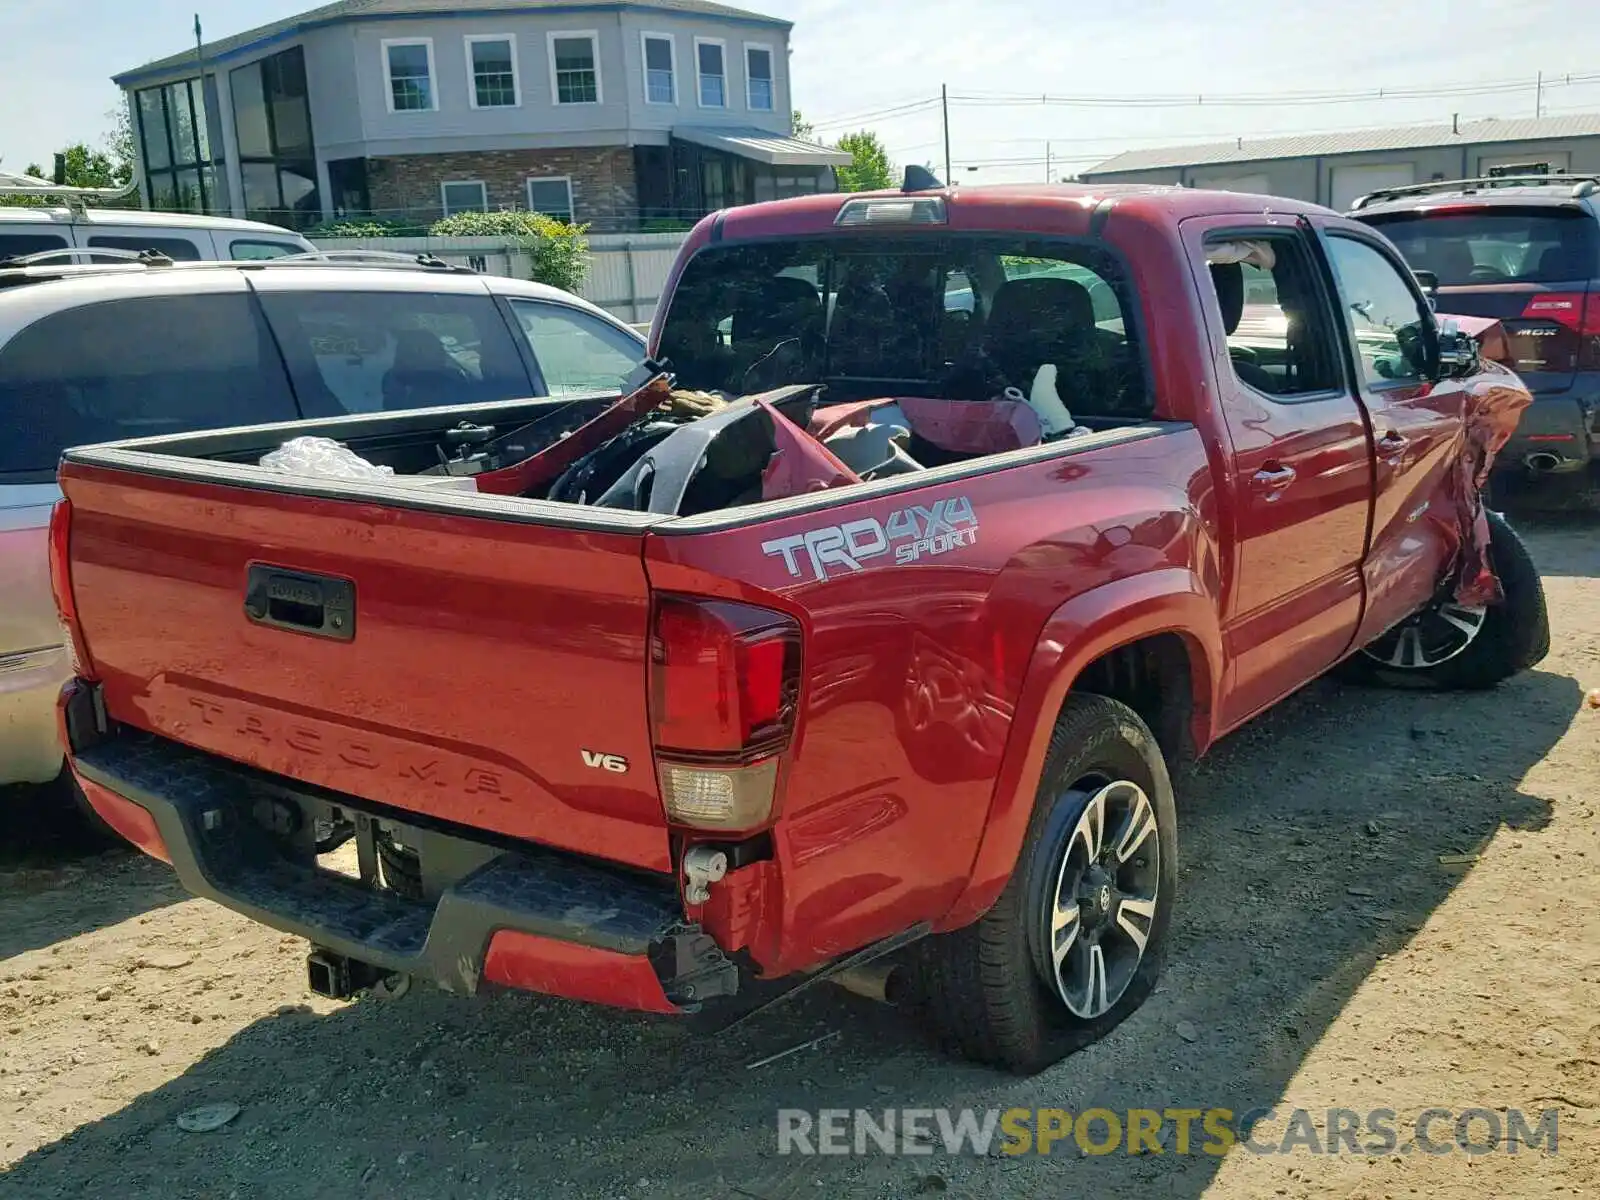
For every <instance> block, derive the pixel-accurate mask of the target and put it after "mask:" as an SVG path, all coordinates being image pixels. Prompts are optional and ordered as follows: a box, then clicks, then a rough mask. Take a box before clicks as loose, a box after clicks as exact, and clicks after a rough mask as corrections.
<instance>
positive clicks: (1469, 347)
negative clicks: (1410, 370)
mask: <svg viewBox="0 0 1600 1200" xmlns="http://www.w3.org/2000/svg"><path fill="white" fill-rule="evenodd" d="M1436 337H1437V339H1438V344H1439V377H1440V378H1441V379H1460V378H1462V377H1463V376H1467V375H1471V374H1473V373H1474V372H1476V371H1477V369H1478V339H1477V338H1475V337H1473V336H1472V335H1471V334H1470V333H1463V332H1462V331H1461V328H1460V326H1458V325H1457V324H1456V323H1455V322H1454V321H1452V320H1450V319H1449V318H1448V317H1446V318H1445V319H1444V320H1443V321H1442V322H1440V324H1439V329H1438V332H1437V334H1436Z"/></svg>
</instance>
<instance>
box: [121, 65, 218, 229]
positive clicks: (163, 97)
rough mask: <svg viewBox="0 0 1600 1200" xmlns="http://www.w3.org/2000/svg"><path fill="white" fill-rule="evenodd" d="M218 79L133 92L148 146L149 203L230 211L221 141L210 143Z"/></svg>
mask: <svg viewBox="0 0 1600 1200" xmlns="http://www.w3.org/2000/svg"><path fill="white" fill-rule="evenodd" d="M208 101H209V107H210V111H211V112H212V113H215V112H216V82H215V80H211V81H208V85H207V87H206V88H205V89H202V87H201V83H200V80H199V78H198V77H197V78H194V79H180V80H179V81H178V82H177V83H169V84H166V85H164V86H162V87H154V88H145V89H143V90H141V91H138V92H135V93H134V104H133V115H134V119H135V120H136V121H137V122H138V125H139V142H140V144H141V145H142V146H143V147H144V165H145V194H146V198H147V200H148V201H149V204H150V207H151V208H154V209H161V210H166V211H178V212H194V213H207V212H220V213H224V214H226V213H227V212H228V198H227V186H226V182H225V181H226V179H227V174H226V172H224V171H222V170H221V167H222V144H221V140H220V139H218V142H217V145H216V146H215V147H213V146H212V143H211V120H210V118H209V117H208V115H207V107H208V104H207V102H208Z"/></svg>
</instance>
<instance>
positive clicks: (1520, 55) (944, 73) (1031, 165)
mask: <svg viewBox="0 0 1600 1200" xmlns="http://www.w3.org/2000/svg"><path fill="white" fill-rule="evenodd" d="M197 7H198V8H199V11H200V17H201V21H202V22H203V24H204V27H205V32H206V36H207V37H208V38H217V37H222V36H225V35H227V34H231V33H235V32H238V31H241V30H244V29H247V28H250V27H251V26H254V25H259V24H263V23H265V22H267V21H272V20H276V19H278V18H280V17H283V16H286V15H289V14H291V13H294V12H298V11H304V10H305V9H308V8H311V7H315V4H314V3H312V2H306V0H302V2H296V0H200V2H199V3H198V5H197V3H196V0H0V165H4V166H5V167H9V168H11V169H15V170H20V169H21V168H22V167H23V166H24V165H26V164H27V163H28V162H29V161H30V160H32V161H39V162H48V161H49V155H50V154H51V152H52V151H54V150H55V149H57V148H59V147H60V146H61V145H63V144H65V143H68V142H71V141H74V140H78V139H84V140H88V141H91V142H93V141H97V140H98V139H99V138H100V136H101V135H102V133H103V132H104V131H105V129H106V128H107V126H108V123H107V121H106V117H105V114H106V112H107V110H109V109H111V108H112V107H113V106H114V105H116V104H117V103H118V102H119V96H118V93H117V91H116V89H115V88H114V87H113V86H112V85H111V82H110V76H111V75H112V74H114V73H116V72H118V71H121V70H124V69H126V68H129V67H132V66H136V65H138V64H139V63H142V62H146V61H148V60H150V59H153V58H159V57H162V56H165V55H167V54H172V53H176V52H178V51H180V50H182V49H184V48H185V47H187V46H188V45H189V44H190V43H191V41H192V37H193V35H192V32H191V27H192V23H193V19H194V13H195V10H196V8H197ZM747 7H752V8H756V9H758V10H760V11H763V12H767V13H771V14H773V15H776V16H782V17H786V18H788V19H790V20H793V21H794V22H795V31H794V37H793V48H794V56H793V59H792V63H791V67H792V71H793V84H794V94H795V100H796V103H797V104H798V105H799V106H800V108H801V109H802V110H804V112H805V113H806V114H807V116H808V117H810V118H812V119H814V120H816V121H817V122H818V123H819V126H820V128H819V133H820V134H821V135H823V136H825V137H826V138H827V139H828V140H832V139H833V138H835V137H837V136H838V135H839V134H840V133H844V132H847V131H848V130H849V129H850V128H852V127H857V126H863V125H864V126H867V127H870V128H875V129H876V130H877V131H878V132H879V134H880V135H881V136H882V137H883V138H884V140H885V141H886V142H887V144H888V145H889V148H890V151H891V154H892V155H893V157H894V158H895V159H896V160H897V161H899V162H908V161H929V162H932V163H934V164H935V165H936V166H937V167H940V168H942V166H943V154H944V151H943V146H942V141H941V131H940V125H939V119H938V112H937V110H936V109H926V110H922V111H912V112H909V113H902V114H896V115H887V116H883V117H878V118H874V119H869V120H863V121H854V122H849V121H841V120H840V119H842V118H849V117H853V116H856V115H857V114H863V113H869V112H873V111H876V110H882V109H886V108H891V107H895V106H900V105H904V104H908V103H910V102H913V101H917V100H922V99H925V98H930V97H933V96H937V95H938V92H939V86H940V84H941V83H947V84H948V85H949V86H950V89H951V91H952V92H953V93H955V94H956V95H973V94H978V93H989V94H994V93H1007V94H1024V93H1025V94H1028V95H1032V94H1035V93H1037V94H1046V93H1048V94H1051V95H1055V96H1097V97H1107V96H1109V97H1125V96H1130V95H1144V96H1148V95H1152V94H1160V95H1173V94H1184V95H1188V94H1189V93H1193V94H1195V95H1197V96H1204V95H1206V94H1207V93H1210V94H1212V95H1213V96H1216V95H1238V94H1241V93H1262V92H1284V91H1294V92H1301V93H1305V92H1308V91H1323V92H1339V93H1348V92H1352V91H1357V90H1362V91H1369V92H1370V93H1372V94H1373V95H1374V97H1375V96H1376V93H1377V91H1378V89H1380V88H1388V89H1393V88H1401V87H1412V88H1437V87H1449V86H1463V85H1474V84H1483V83H1500V82H1503V81H1510V80H1521V79H1525V80H1526V87H1525V88H1519V89H1517V90H1515V91H1504V92H1498V93H1493V94H1486V95H1462V96H1455V97H1429V98H1416V99H1389V100H1381V101H1380V100H1377V99H1376V98H1374V99H1371V100H1363V101H1359V102H1341V103H1337V104H1294V105H1288V104H1269V105H1250V106H1227V105H1220V104H1215V103H1213V104H1204V103H1201V104H1196V105H1185V106H1182V107H1160V108H1152V107H1139V108H1130V107H1119V106H1104V107H1080V106H1062V105H1053V106H1044V105H1037V104H1034V105H1025V106H1017V107H1010V106H999V105H994V104H988V105H983V106H979V105H974V104H971V103H957V104H955V105H954V106H953V107H952V110H951V142H952V157H953V158H954V160H955V166H956V168H957V174H958V175H959V176H960V177H961V178H962V179H964V180H966V181H968V182H980V181H982V180H993V181H1001V180H1013V179H1043V178H1044V177H1045V174H1044V172H1045V166H1044V154H1045V148H1046V144H1047V140H1048V143H1049V146H1050V150H1051V157H1052V160H1053V163H1054V166H1055V170H1056V173H1057V174H1059V173H1061V172H1062V171H1064V170H1065V171H1071V170H1074V169H1079V168H1084V167H1087V166H1088V165H1090V164H1091V163H1092V162H1093V161H1095V160H1098V159H1100V158H1103V157H1109V156H1110V155H1111V154H1114V153H1116V152H1117V151H1119V150H1122V149H1128V148H1133V147H1143V146H1153V145H1164V144H1169V143H1182V142H1188V141H1204V140H1231V139H1232V138H1234V137H1237V136H1245V137H1250V136H1255V135H1270V134H1275V133H1297V132H1310V131H1319V130H1330V129H1351V128H1361V127H1367V126H1373V125H1388V124H1408V123H1413V122H1422V121H1448V120H1449V119H1450V116H1451V114H1452V113H1460V114H1461V116H1462V118H1463V119H1468V118H1473V117H1483V116H1499V117H1516V116H1531V115H1533V111H1534V76H1535V73H1536V72H1537V71H1539V70H1541V69H1542V70H1543V71H1544V72H1545V75H1546V78H1547V80H1550V81H1552V83H1551V85H1550V86H1549V87H1547V89H1546V91H1545V96H1544V104H1545V110H1546V112H1552V113H1562V112H1600V82H1591V83H1584V84H1574V85H1570V86H1569V85H1565V84H1563V83H1562V82H1561V78H1562V77H1563V76H1564V75H1565V74H1567V73H1574V74H1576V73H1580V72H1581V73H1585V74H1596V73H1600V21H1596V20H1595V19H1594V0H1514V2H1508V0H1500V2H1492V0H1338V3H1336V4H1335V3H1328V2H1326V0H1322V2H1314V0H1188V2H1186V3H1182V4H1165V3H1162V2H1160V0H1118V2H1114V3H1103V4H1086V5H1076V4H1074V5H1068V4H1065V3H1063V2H1062V0H981V3H979V2H978V0H754V2H752V3H750V4H748V5H747ZM67 50H69V51H70V52H68V53H64V51H67ZM833 122H838V123H833ZM1008 160H1017V161H1008ZM973 163H980V164H984V165H982V166H980V167H979V169H978V170H977V171H975V172H972V171H968V170H966V167H967V166H969V165H970V164H973Z"/></svg>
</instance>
